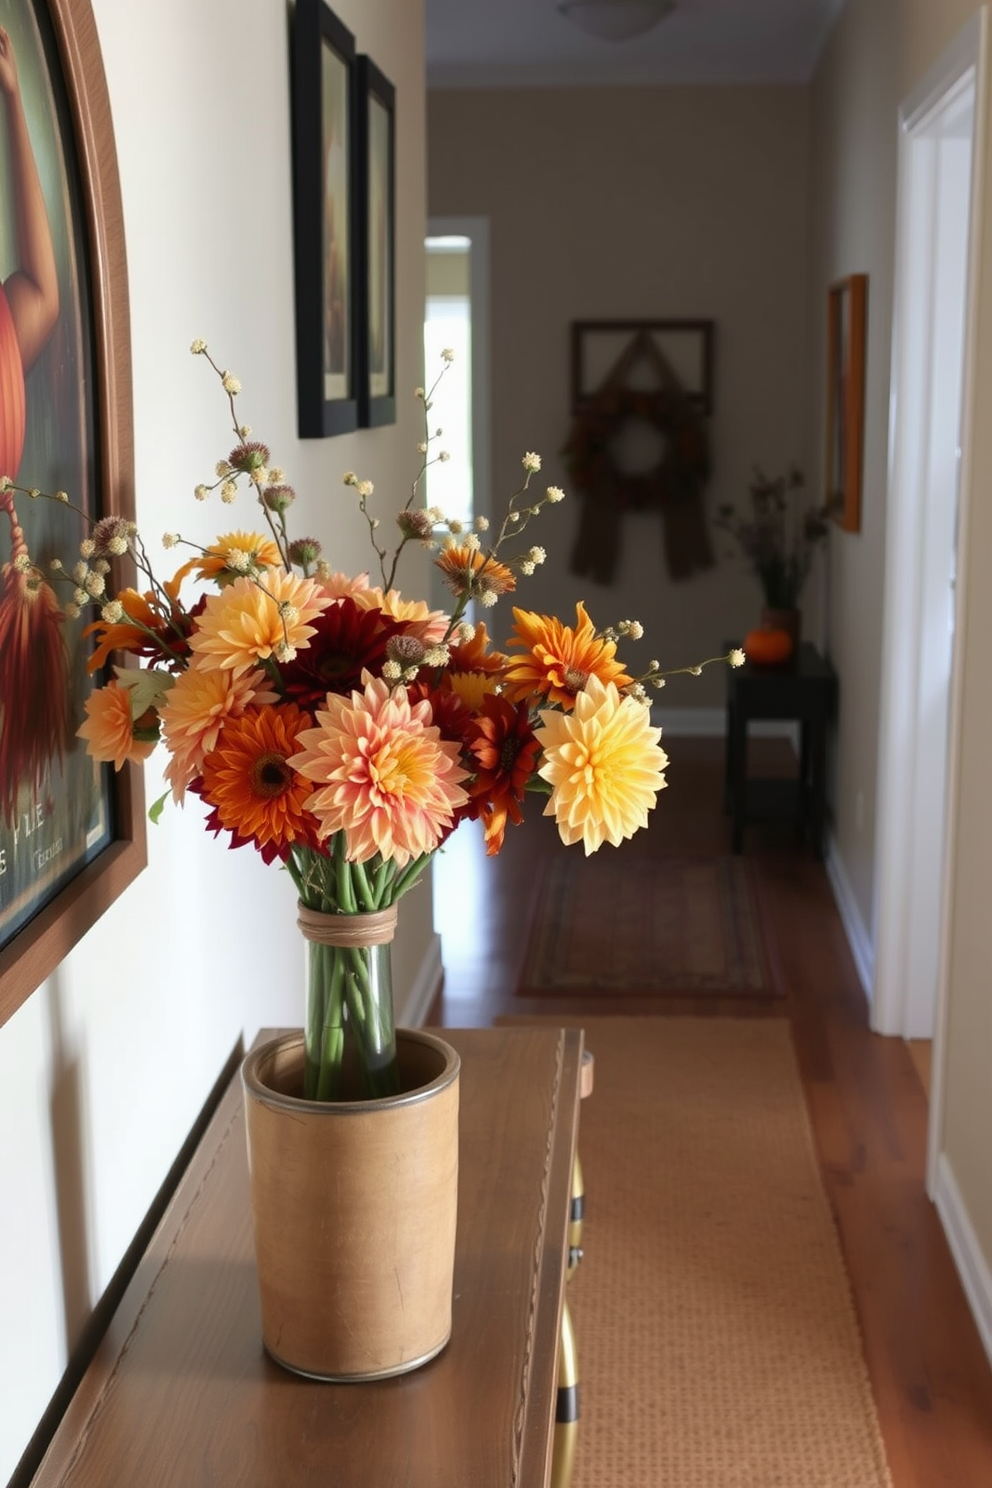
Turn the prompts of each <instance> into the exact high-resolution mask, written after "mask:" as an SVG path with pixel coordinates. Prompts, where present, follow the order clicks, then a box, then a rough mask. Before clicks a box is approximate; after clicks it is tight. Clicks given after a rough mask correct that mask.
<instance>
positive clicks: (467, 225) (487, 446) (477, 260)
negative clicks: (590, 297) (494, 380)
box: [427, 217, 492, 516]
mask: <svg viewBox="0 0 992 1488" xmlns="http://www.w3.org/2000/svg"><path fill="white" fill-rule="evenodd" d="M427 236H428V237H429V238H443V237H463V238H470V239H471V242H472V251H471V255H470V257H469V299H470V301H471V305H472V489H473V501H474V508H475V511H476V513H477V514H479V515H482V516H491V511H490V503H491V499H492V453H491V440H492V434H491V422H492V420H491V413H490V387H489V381H490V371H489V368H490V346H489V341H490V314H489V298H490V291H489V218H488V217H430V218H429V219H428V222H427Z"/></svg>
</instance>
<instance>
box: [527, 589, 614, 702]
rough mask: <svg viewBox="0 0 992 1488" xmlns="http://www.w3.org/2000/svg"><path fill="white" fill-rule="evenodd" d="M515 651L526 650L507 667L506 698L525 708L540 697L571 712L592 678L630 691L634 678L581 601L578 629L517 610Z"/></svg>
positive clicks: (576, 621) (550, 618) (576, 614)
mask: <svg viewBox="0 0 992 1488" xmlns="http://www.w3.org/2000/svg"><path fill="white" fill-rule="evenodd" d="M513 619H514V622H515V624H514V627H513V636H512V638H511V640H510V645H511V646H516V647H521V646H522V647H523V648H524V654H523V655H522V656H513V657H511V658H510V661H509V662H508V664H507V668H506V689H505V690H506V696H507V697H508V698H510V700H511V701H512V702H515V703H519V702H523V701H524V700H525V699H527V698H530V697H532V696H533V695H534V694H535V693H537V694H538V695H539V696H541V697H544V698H547V700H548V702H549V703H558V704H559V706H560V707H562V708H571V707H572V704H573V701H574V699H575V697H576V694H577V693H580V692H581V691H582V688H583V687H584V686H585V684H586V680H587V678H589V677H597V678H598V679H599V681H600V682H615V683H616V685H617V687H618V688H621V687H629V686H631V684H632V682H633V678H631V677H628V676H627V674H626V673H625V672H624V669H623V666H622V665H621V663H620V662H619V661H617V660H616V659H615V658H616V651H617V648H616V644H615V642H613V641H604V640H602V639H601V638H599V637H597V635H596V629H595V626H594V625H593V623H592V621H591V620H590V619H589V616H588V615H587V614H586V610H585V606H584V605H583V603H582V601H581V600H580V601H579V603H578V604H577V605H576V606H575V628H574V630H573V629H572V627H571V626H569V625H563V624H562V623H561V621H560V620H558V619H555V618H554V617H553V616H548V615H536V614H534V613H533V612H532V611H529V610H514V612H513Z"/></svg>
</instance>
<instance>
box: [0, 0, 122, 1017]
mask: <svg viewBox="0 0 992 1488" xmlns="http://www.w3.org/2000/svg"><path fill="white" fill-rule="evenodd" d="M0 477H3V486H4V489H3V490H0V1023H2V1022H4V1021H5V1020H6V1019H7V1018H9V1017H10V1016H11V1014H12V1013H13V1012H15V1011H16V1009H17V1008H18V1007H19V1006H20V1004H21V1003H22V1002H23V1001H24V999H25V998H26V997H27V996H29V995H30V993H31V992H33V991H34V989H35V988H36V987H37V986H38V985H39V983H40V982H41V981H43V980H44V978H45V977H46V976H48V975H49V974H50V973H51V972H52V971H53V970H54V969H55V967H57V966H58V964H59V963H60V962H61V961H62V960H63V959H64V958H65V956H66V955H67V954H68V952H69V951H70V950H71V949H72V946H73V945H74V944H75V943H76V942H77V941H78V940H79V939H80V938H81V936H82V935H84V934H85V933H86V931H87V930H88V929H89V928H90V927H91V926H92V925H93V923H94V922H95V921H96V920H97V919H98V918H99V916H100V915H101V914H102V913H103V912H104V910H105V909H107V908H108V907H109V905H110V904H112V903H113V901H114V899H115V898H116V897H117V896H118V895H119V894H120V893H121V892H122V890H123V889H124V888H125V887H126V886H127V884H129V883H130V882H131V881H132V879H133V878H134V877H135V876H136V874H137V873H138V872H140V870H141V869H142V868H143V867H144V865H145V861H146V858H145V836H144V795H143V787H142V777H141V774H140V771H139V770H137V769H135V768H134V767H132V766H127V767H125V769H124V770H122V771H121V772H120V773H119V774H115V773H114V772H113V771H112V770H111V769H110V768H109V767H106V766H98V765H97V764H95V763H94V761H93V760H91V759H90V758H89V756H88V755H87V753H86V749H85V746H84V744H83V741H82V740H80V739H79V738H77V736H76V730H77V728H78V727H79V725H80V723H81V722H82V721H83V718H84V716H85V715H84V703H85V700H86V697H87V696H88V693H89V691H90V687H91V681H90V678H89V674H88V669H87V660H88V658H89V656H90V654H91V652H92V643H91V642H90V641H88V639H87V638H86V635H85V625H84V622H83V621H82V620H81V619H77V618H73V617H71V616H70V615H68V614H67V613H66V612H65V610H64V609H63V605H64V602H65V601H66V600H68V599H70V597H71V586H69V589H68V590H67V591H61V592H60V591H58V590H56V588H54V587H53V585H54V583H55V582H56V581H54V580H53V581H52V583H49V581H48V579H47V578H46V577H45V576H46V575H49V574H50V573H51V565H52V561H53V559H56V558H66V557H69V556H70V555H71V554H73V553H74V552H77V551H78V544H79V542H80V540H81V539H82V538H83V537H84V536H86V535H88V533H89V531H90V530H91V528H92V524H93V523H94V522H95V521H96V520H98V519H99V518H100V517H101V516H103V515H106V514H107V513H109V512H110V511H113V512H114V513H116V514H120V515H122V516H125V517H131V518H133V515H134V495H133V446H132V409H131V368H130V345H129V326H128V293H127V272H126V262H125V255H124V233H123V218H122V212H121V201H120V187H119V182H118V177H117V165H116V156H115V152H114V140H113V129H112V124H111V116H110V106H109V100H108V97H107V90H106V83H105V79H104V74H103V67H102V61H101V57H100V48H99V42H98V39H97V34H96V28H95V25H94V21H93V15H92V11H91V9H90V4H89V0H0ZM32 489H34V490H40V491H47V492H56V491H64V492H65V493H66V495H67V497H68V503H67V504H62V503H58V502H53V501H48V500H43V499H35V498H33V497H32V496H31V495H30V494H29V492H30V491H31V490H32ZM131 577H132V574H129V573H128V572H127V571H126V570H125V571H123V572H120V573H116V574H115V578H116V579H119V580H121V581H122V582H128V581H129V580H130V578H131Z"/></svg>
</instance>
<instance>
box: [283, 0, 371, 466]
mask: <svg viewBox="0 0 992 1488" xmlns="http://www.w3.org/2000/svg"><path fill="white" fill-rule="evenodd" d="M291 55H292V90H293V92H292V125H293V130H292V132H293V243H294V271H295V296H296V381H297V407H298V428H299V434H300V438H301V439H322V438H324V437H325V436H327V435H332V434H347V433H350V432H351V430H353V429H356V428H357V427H358V391H357V389H358V357H357V352H358V327H357V314H356V310H357V305H356V297H357V290H356V278H357V277H358V276H357V274H356V268H357V265H358V263H359V262H360V260H359V257H358V252H357V246H358V245H357V233H356V210H355V209H356V193H355V158H356V155H355V115H356V104H355V85H356V64H355V38H354V36H353V35H352V33H351V32H350V31H349V30H348V28H347V26H345V25H344V24H343V22H342V21H340V20H339V19H338V17H337V16H336V15H335V14H334V12H333V11H332V10H331V9H330V8H329V7H328V6H327V5H326V4H324V0H296V11H295V15H294V18H293V31H292V48H291ZM342 219H343V220H342Z"/></svg>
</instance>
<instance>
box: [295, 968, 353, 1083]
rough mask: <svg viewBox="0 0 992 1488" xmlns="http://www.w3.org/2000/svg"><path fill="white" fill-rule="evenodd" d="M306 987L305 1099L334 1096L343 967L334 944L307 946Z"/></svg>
mask: <svg viewBox="0 0 992 1488" xmlns="http://www.w3.org/2000/svg"><path fill="white" fill-rule="evenodd" d="M308 955H309V963H310V965H309V973H310V975H309V987H308V992H307V1026H306V1034H305V1038H304V1045H305V1055H306V1062H305V1070H304V1083H303V1095H304V1098H305V1099H306V1100H325V1101H326V1100H334V1099H335V1098H336V1097H337V1096H338V1094H339V1093H340V1087H341V1072H342V1063H343V1058H344V975H343V972H344V968H343V965H342V963H341V961H340V960H339V959H338V957H336V956H335V954H334V947H333V946H325V945H318V944H316V943H315V942H314V941H311V942H310V943H309V946H308Z"/></svg>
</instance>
